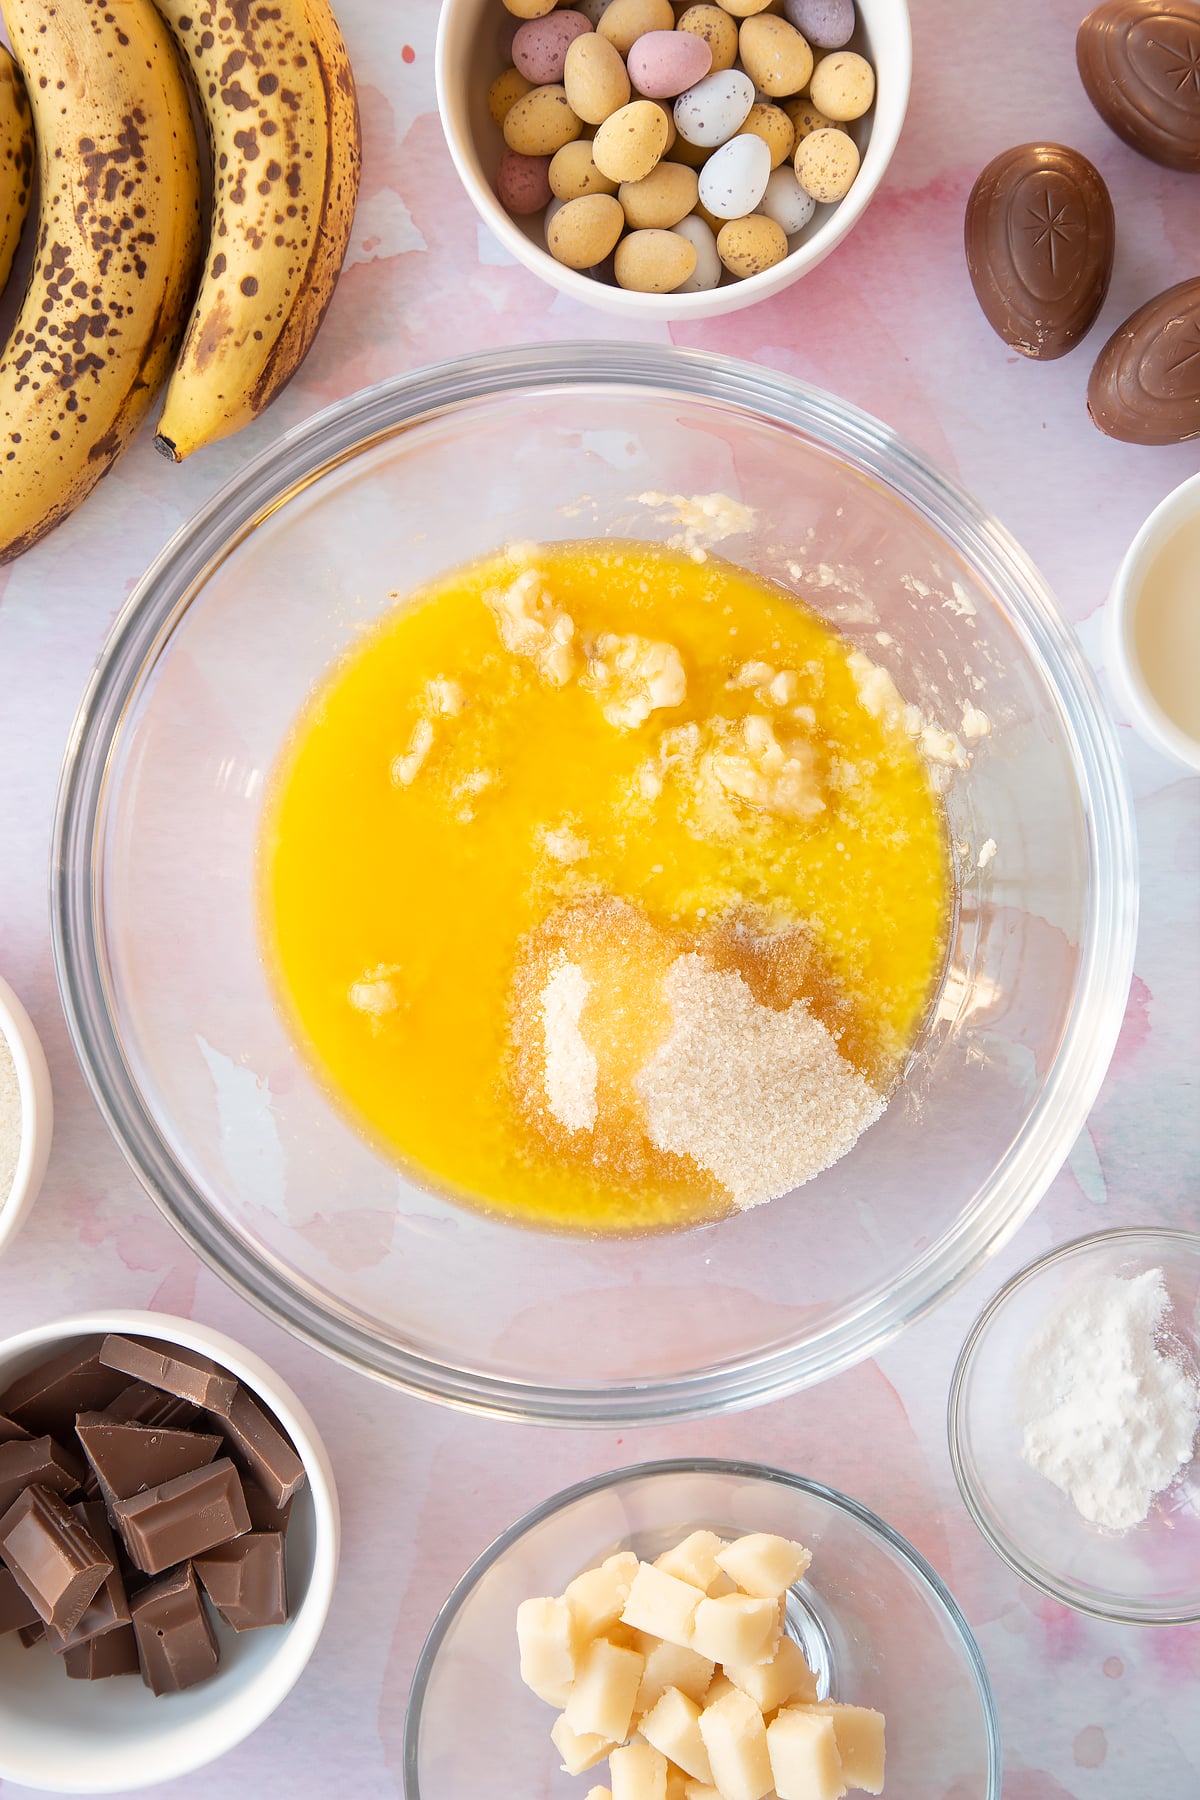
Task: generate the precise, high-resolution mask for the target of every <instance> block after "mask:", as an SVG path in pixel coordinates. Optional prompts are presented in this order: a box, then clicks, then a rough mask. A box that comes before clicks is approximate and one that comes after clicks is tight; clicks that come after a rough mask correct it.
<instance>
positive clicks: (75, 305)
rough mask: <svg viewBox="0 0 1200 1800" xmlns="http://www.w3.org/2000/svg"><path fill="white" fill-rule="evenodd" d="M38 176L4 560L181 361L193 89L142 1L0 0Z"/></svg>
mask: <svg viewBox="0 0 1200 1800" xmlns="http://www.w3.org/2000/svg"><path fill="white" fill-rule="evenodd" d="M0 5H2V11H3V17H4V23H5V24H6V25H7V27H8V34H9V41H10V43H11V44H12V48H13V54H14V56H15V58H16V61H17V64H18V66H19V68H20V70H21V73H22V75H23V76H24V80H25V88H26V92H27V93H28V95H29V103H30V107H31V109H32V112H33V124H34V134H35V137H36V139H37V155H38V173H39V177H40V180H41V199H40V203H39V205H40V212H39V218H38V235H37V243H36V247H35V253H34V260H33V269H32V272H31V274H30V278H29V286H28V288H27V290H26V293H25V298H24V301H23V303H22V306H21V310H20V313H19V314H18V317H17V321H16V324H15V325H14V327H13V331H12V335H11V336H10V338H9V341H8V344H7V345H6V346H5V349H4V353H3V357H2V358H0V562H6V561H9V560H10V559H11V558H13V557H14V556H18V555H20V553H21V552H22V551H23V550H27V549H28V548H29V547H30V545H31V544H35V543H37V541H38V540H39V538H42V537H44V536H45V535H46V533H47V532H48V531H50V530H52V529H53V527H54V526H55V525H57V524H58V523H59V521H60V520H62V519H64V518H65V517H66V516H67V514H68V513H70V512H72V511H73V510H74V509H75V507H76V506H78V505H79V503H80V501H81V500H83V499H84V498H85V496H86V495H87V494H89V493H90V492H91V490H92V488H94V487H95V485H96V483H97V482H98V481H99V479H100V477H101V476H102V475H103V474H104V473H105V471H106V470H107V469H108V468H109V466H110V465H111V464H112V463H113V462H114V461H115V460H116V458H117V457H118V456H119V455H120V453H121V451H122V450H123V449H124V448H125V445H126V444H127V443H128V442H129V440H130V438H131V437H132V436H133V434H134V432H135V431H136V430H137V427H138V425H139V424H140V423H141V420H142V419H143V418H144V416H145V414H146V413H147V412H148V410H149V408H150V406H151V403H152V402H153V400H154V397H155V395H156V394H157V392H158V390H159V388H160V387H161V386H162V383H163V381H164V380H165V379H166V375H167V372H168V370H169V369H170V367H171V364H172V363H173V362H174V360H175V355H176V352H177V350H178V347H179V343H180V339H181V337H182V335H183V328H184V325H185V323H186V320H187V315H188V309H189V307H190V305H191V300H192V295H193V294H194V292H195V285H196V277H197V273H198V266H199V259H200V253H201V249H202V237H201V230H200V159H199V151H198V148H197V145H196V137H195V133H194V131H193V130H192V121H191V110H190V105H189V100H188V90H187V84H186V82H185V80H184V77H183V73H182V71H181V69H180V68H179V64H178V60H177V58H176V56H175V52H174V46H173V45H172V43H171V39H170V37H169V36H168V34H167V31H166V28H165V26H164V25H163V22H162V20H161V19H160V18H159V16H158V14H157V13H156V12H155V10H154V7H153V6H152V5H151V3H150V0H0Z"/></svg>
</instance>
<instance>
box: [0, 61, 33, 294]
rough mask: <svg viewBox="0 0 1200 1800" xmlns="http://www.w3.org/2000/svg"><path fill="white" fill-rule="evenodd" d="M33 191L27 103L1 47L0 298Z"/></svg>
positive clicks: (16, 72)
mask: <svg viewBox="0 0 1200 1800" xmlns="http://www.w3.org/2000/svg"><path fill="white" fill-rule="evenodd" d="M32 191H33V123H32V120H31V119H30V116H29V101H28V99H27V98H26V94H25V83H24V82H23V81H22V80H21V76H20V72H19V70H18V68H17V65H16V63H15V62H14V61H13V59H12V57H11V56H10V55H9V54H8V51H7V50H6V49H5V48H4V45H3V44H0V294H2V293H3V292H4V286H5V283H6V282H7V280H8V278H9V276H10V275H11V274H12V266H13V258H14V257H15V256H16V254H17V245H18V243H19V242H20V238H21V228H22V226H23V225H24V223H25V215H26V213H27V212H28V211H29V201H30V196H31V194H32Z"/></svg>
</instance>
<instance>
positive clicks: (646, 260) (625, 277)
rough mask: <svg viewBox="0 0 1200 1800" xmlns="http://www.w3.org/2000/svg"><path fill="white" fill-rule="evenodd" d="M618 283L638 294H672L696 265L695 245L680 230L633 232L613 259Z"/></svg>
mask: <svg viewBox="0 0 1200 1800" xmlns="http://www.w3.org/2000/svg"><path fill="white" fill-rule="evenodd" d="M613 266H614V272H615V274H616V277H617V286H618V287H623V288H632V289H633V290H634V291H635V292H636V293H639V294H669V293H670V292H671V290H672V288H677V287H678V286H679V284H680V282H681V281H686V280H687V279H688V276H689V275H690V274H691V273H692V271H693V269H694V268H695V267H696V246H695V245H694V244H689V243H688V240H687V239H686V238H685V237H681V236H680V235H679V233H678V232H677V231H631V232H630V233H629V235H628V236H627V237H623V238H622V239H621V241H620V243H619V244H618V245H617V254H616V256H615V258H614V260H613Z"/></svg>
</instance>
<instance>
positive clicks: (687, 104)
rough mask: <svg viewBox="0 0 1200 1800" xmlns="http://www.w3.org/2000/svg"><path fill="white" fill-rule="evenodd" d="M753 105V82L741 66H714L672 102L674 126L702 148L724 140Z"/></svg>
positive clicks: (732, 132) (689, 140) (731, 134)
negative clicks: (700, 79) (722, 67)
mask: <svg viewBox="0 0 1200 1800" xmlns="http://www.w3.org/2000/svg"><path fill="white" fill-rule="evenodd" d="M753 105H754V83H753V82H752V81H751V79H750V77H749V76H748V75H746V74H744V73H743V72H742V70H741V69H714V71H713V73H712V74H711V75H706V76H705V77H704V80H703V81H698V82H697V83H696V85H695V87H690V88H685V89H684V91H683V93H682V94H680V96H679V98H678V100H676V102H675V129H676V131H677V132H678V133H679V135H680V137H681V138H686V139H687V141H688V143H689V144H698V145H700V146H701V147H702V148H703V147H705V146H708V145H713V146H715V145H717V144H723V143H725V141H726V139H728V138H731V137H732V136H733V134H734V132H735V131H737V130H738V128H739V127H740V126H742V125H744V124H745V122H746V119H747V116H748V114H749V112H750V108H751V107H752V106H753Z"/></svg>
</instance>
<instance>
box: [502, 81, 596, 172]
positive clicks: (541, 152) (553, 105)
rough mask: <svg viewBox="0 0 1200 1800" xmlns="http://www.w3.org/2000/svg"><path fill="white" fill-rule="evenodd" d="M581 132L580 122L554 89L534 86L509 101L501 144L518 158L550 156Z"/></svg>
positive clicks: (559, 90) (561, 92)
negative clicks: (518, 97)
mask: <svg viewBox="0 0 1200 1800" xmlns="http://www.w3.org/2000/svg"><path fill="white" fill-rule="evenodd" d="M582 130H583V121H582V119H580V118H579V117H578V116H577V115H576V114H575V113H573V112H572V111H571V108H570V106H569V105H568V104H567V91H566V89H565V88H561V87H558V86H546V87H536V88H533V89H531V90H530V92H529V93H528V94H523V95H522V96H521V98H520V99H519V100H516V101H514V102H513V104H512V105H511V106H510V107H509V109H508V111H507V113H506V114H505V116H504V141H505V143H506V144H507V145H508V147H509V149H510V150H518V151H519V152H520V153H521V155H522V156H553V155H554V152H555V151H556V150H561V149H562V147H563V145H564V144H569V143H571V142H572V141H573V140H574V139H575V138H577V137H578V136H579V134H580V132H581V131H582Z"/></svg>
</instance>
